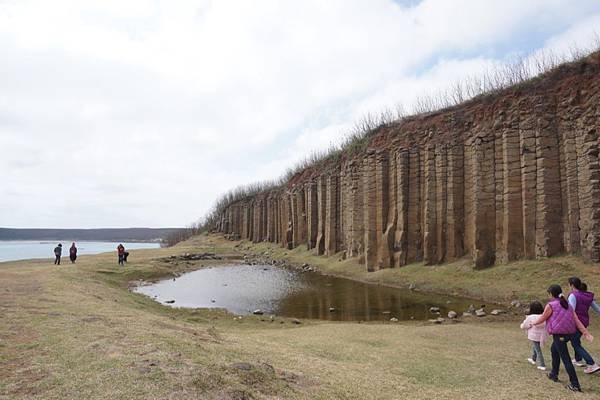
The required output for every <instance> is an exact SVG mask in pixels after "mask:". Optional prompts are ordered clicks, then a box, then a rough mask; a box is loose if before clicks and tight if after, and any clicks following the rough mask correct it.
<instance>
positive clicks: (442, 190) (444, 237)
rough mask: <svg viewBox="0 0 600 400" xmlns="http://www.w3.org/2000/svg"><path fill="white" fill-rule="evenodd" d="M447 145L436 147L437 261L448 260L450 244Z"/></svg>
mask: <svg viewBox="0 0 600 400" xmlns="http://www.w3.org/2000/svg"><path fill="white" fill-rule="evenodd" d="M447 152H448V151H447V147H446V145H437V146H436V147H435V176H436V179H435V192H436V193H435V198H436V211H435V214H436V227H435V230H436V243H437V246H436V247H437V254H436V259H435V262H437V263H442V262H444V261H446V246H447V244H448V202H447V201H448V158H447Z"/></svg>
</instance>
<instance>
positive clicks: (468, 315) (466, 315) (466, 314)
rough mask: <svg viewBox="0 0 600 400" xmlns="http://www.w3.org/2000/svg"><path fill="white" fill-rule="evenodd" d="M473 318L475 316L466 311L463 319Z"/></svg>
mask: <svg viewBox="0 0 600 400" xmlns="http://www.w3.org/2000/svg"><path fill="white" fill-rule="evenodd" d="M472 316H473V314H471V313H470V312H466V311H465V312H464V313H463V317H472Z"/></svg>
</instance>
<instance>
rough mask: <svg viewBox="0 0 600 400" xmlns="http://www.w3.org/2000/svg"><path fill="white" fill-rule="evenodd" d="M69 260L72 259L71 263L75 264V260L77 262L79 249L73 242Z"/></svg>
mask: <svg viewBox="0 0 600 400" xmlns="http://www.w3.org/2000/svg"><path fill="white" fill-rule="evenodd" d="M69 258H70V259H71V263H72V264H75V260H77V247H76V246H75V242H73V244H72V245H71V248H70V249H69Z"/></svg>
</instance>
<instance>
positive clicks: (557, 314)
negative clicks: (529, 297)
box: [531, 285, 594, 392]
mask: <svg viewBox="0 0 600 400" xmlns="http://www.w3.org/2000/svg"><path fill="white" fill-rule="evenodd" d="M548 294H549V295H550V297H551V300H550V302H549V303H548V304H546V308H544V313H543V314H542V315H541V316H540V317H539V318H538V319H537V320H535V321H533V323H532V324H531V326H535V325H541V324H543V323H544V322H546V330H547V331H548V333H549V334H550V335H552V347H551V348H550V350H551V352H552V370H551V371H550V372H549V373H548V378H549V379H550V380H552V381H554V382H558V368H559V367H560V362H561V360H562V362H563V364H564V366H565V369H566V370H567V374H569V380H570V381H571V383H570V384H568V385H566V386H565V387H566V388H567V389H569V390H571V391H573V392H581V386H580V385H579V380H578V379H577V373H576V372H575V367H574V366H573V363H572V362H571V357H570V356H569V349H568V347H567V342H569V341H571V340H573V337H574V336H575V332H577V330H578V329H579V330H580V331H581V333H583V337H585V338H586V339H587V340H589V341H590V342H591V341H592V340H593V339H594V337H593V336H592V335H590V333H589V332H588V330H587V329H586V328H585V326H583V324H582V323H581V321H579V318H577V314H575V310H574V309H573V307H571V305H570V304H569V302H568V301H567V299H566V298H565V295H564V294H563V292H562V288H561V287H560V286H559V285H550V287H549V288H548Z"/></svg>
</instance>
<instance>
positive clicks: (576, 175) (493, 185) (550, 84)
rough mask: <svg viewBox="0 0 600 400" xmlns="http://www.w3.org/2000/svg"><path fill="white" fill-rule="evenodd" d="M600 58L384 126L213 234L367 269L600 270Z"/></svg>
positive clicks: (241, 210)
mask: <svg viewBox="0 0 600 400" xmlns="http://www.w3.org/2000/svg"><path fill="white" fill-rule="evenodd" d="M599 151H600V54H599V53H595V54H592V55H591V56H589V57H587V58H586V59H584V60H582V61H579V62H577V63H571V64H566V65H563V66H561V67H559V68H557V69H555V70H553V71H551V72H550V73H547V74H545V75H543V76H541V77H538V78H535V79H533V80H531V81H528V82H526V83H523V84H521V85H519V86H516V87H512V88H509V89H506V90H503V91H501V92H499V93H496V94H493V95H486V96H480V97H479V98H476V99H474V100H471V101H469V102H466V103H464V104H461V105H459V106H456V107H453V108H451V109H446V110H443V111H440V112H436V113H430V114H427V115H420V116H416V117H411V118H407V119H404V120H402V121H399V122H397V123H393V124H389V125H387V126H384V127H381V128H379V129H378V130H377V131H376V132H375V133H373V134H372V135H371V136H370V140H369V142H368V146H366V148H365V149H364V150H360V151H358V152H354V153H352V154H343V155H342V156H341V157H338V158H336V159H331V160H329V162H327V163H324V165H321V166H319V167H318V168H317V167H309V168H307V169H306V170H305V171H302V172H300V173H299V174H296V176H294V178H293V179H291V180H290V181H289V182H288V184H287V185H286V186H285V187H282V188H279V189H275V190H270V191H267V192H263V193H260V194H258V195H256V196H253V197H250V198H246V199H244V200H241V201H237V202H235V203H233V204H230V205H229V206H228V207H227V208H226V209H225V210H224V212H223V213H222V214H221V216H220V220H219V222H218V226H217V229H218V230H220V231H222V232H224V233H226V234H230V235H232V236H233V237H236V238H244V239H250V240H252V241H254V242H259V241H270V242H277V243H280V244H281V245H283V246H286V247H288V248H293V247H296V246H301V245H302V246H307V247H308V248H309V249H314V251H315V252H316V253H318V254H323V255H333V254H335V253H338V252H343V253H341V254H342V256H345V257H358V258H359V259H360V260H361V262H364V264H365V266H366V268H367V269H368V270H369V271H373V270H378V269H381V268H388V267H398V266H402V265H405V264H407V263H411V262H415V261H424V262H425V263H428V264H436V263H443V262H446V261H452V260H455V259H457V258H461V257H464V256H471V257H472V258H473V262H474V265H475V267H477V268H481V267H485V266H489V265H492V264H494V263H497V262H507V261H511V260H517V259H523V258H528V259H533V258H540V257H548V256H553V255H556V254H561V253H569V254H580V255H582V256H583V257H584V258H585V259H586V260H589V261H593V262H600V163H599V158H598V155H599Z"/></svg>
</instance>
